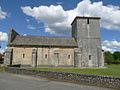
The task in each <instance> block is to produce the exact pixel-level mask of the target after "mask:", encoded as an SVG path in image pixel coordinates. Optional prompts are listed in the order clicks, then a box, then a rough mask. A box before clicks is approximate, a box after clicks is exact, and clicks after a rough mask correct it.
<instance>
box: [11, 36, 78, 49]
mask: <svg viewBox="0 0 120 90" xmlns="http://www.w3.org/2000/svg"><path fill="white" fill-rule="evenodd" d="M9 45H12V46H59V47H62V46H63V47H77V43H76V41H75V39H74V38H64V37H46V36H20V35H17V36H16V37H15V39H14V40H13V41H12V42H11V43H9Z"/></svg>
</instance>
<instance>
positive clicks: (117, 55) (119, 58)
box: [113, 51, 120, 64]
mask: <svg viewBox="0 0 120 90" xmlns="http://www.w3.org/2000/svg"><path fill="white" fill-rule="evenodd" d="M113 58H114V64H120V52H118V51H116V52H114V53H113Z"/></svg>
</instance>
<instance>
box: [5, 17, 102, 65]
mask: <svg viewBox="0 0 120 90" xmlns="http://www.w3.org/2000/svg"><path fill="white" fill-rule="evenodd" d="M99 21H100V18H99V17H79V16H77V17H75V19H74V20H73V22H72V23H71V25H72V36H71V38H66V37H47V36H29V35H28V36H23V35H20V34H19V33H17V32H16V31H15V30H13V29H11V30H10V31H9V35H8V37H9V38H8V48H7V49H6V52H5V60H4V65H5V66H12V65H20V66H21V67H25V66H27V67H103V66H104V57H103V51H102V49H101V41H100V22H99Z"/></svg>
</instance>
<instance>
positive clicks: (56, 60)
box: [54, 53, 59, 66]
mask: <svg viewBox="0 0 120 90" xmlns="http://www.w3.org/2000/svg"><path fill="white" fill-rule="evenodd" d="M54 55H55V59H54V60H55V61H54V63H55V66H58V65H59V53H54Z"/></svg>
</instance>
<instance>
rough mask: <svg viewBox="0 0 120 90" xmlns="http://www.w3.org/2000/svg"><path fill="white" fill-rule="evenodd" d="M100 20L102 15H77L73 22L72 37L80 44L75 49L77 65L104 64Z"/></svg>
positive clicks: (98, 65)
mask: <svg viewBox="0 0 120 90" xmlns="http://www.w3.org/2000/svg"><path fill="white" fill-rule="evenodd" d="M99 21H100V17H76V18H75V19H74V21H73V22H72V24H71V25H72V37H74V38H75V40H76V42H77V44H78V49H77V50H75V66H76V67H103V66H104V59H103V53H102V49H101V41H100V22H99Z"/></svg>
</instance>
